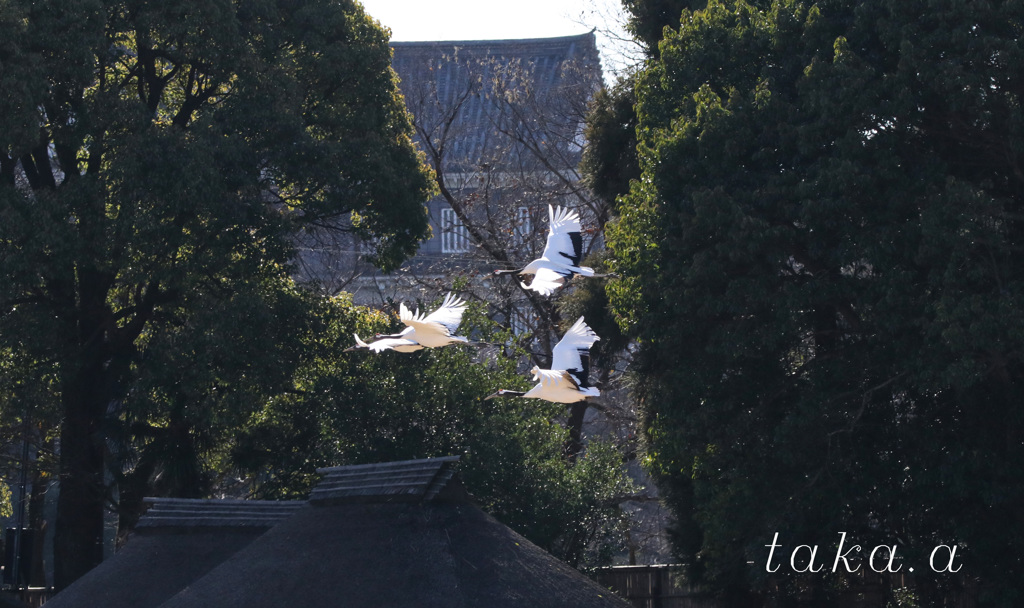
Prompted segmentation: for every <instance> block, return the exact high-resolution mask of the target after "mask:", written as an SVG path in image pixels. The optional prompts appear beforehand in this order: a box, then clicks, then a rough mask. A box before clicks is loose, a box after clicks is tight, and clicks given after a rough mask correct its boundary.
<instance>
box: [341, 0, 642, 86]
mask: <svg viewBox="0 0 1024 608" xmlns="http://www.w3.org/2000/svg"><path fill="white" fill-rule="evenodd" d="M360 1H361V2H362V5H363V7H365V9H366V12H367V13H369V14H370V16H372V17H373V18H375V19H377V20H378V21H380V22H381V23H382V24H383V25H385V26H387V27H389V28H391V39H392V40H396V41H403V40H488V39H505V38H547V37H553V36H569V35H572V34H582V33H584V32H589V31H590V30H592V29H594V28H597V44H598V48H599V49H600V50H601V54H602V64H603V66H604V67H605V69H606V71H607V70H608V68H609V67H611V68H613V69H614V68H615V67H616V65H617V64H619V63H621V60H618V59H616V57H617V56H618V55H620V53H617V52H616V50H615V48H616V47H615V45H616V43H615V41H614V40H613V39H612V38H611V37H609V32H613V34H612V36H619V37H622V34H621V31H622V30H621V26H620V25H619V23H620V22H621V21H622V18H621V17H620V15H621V5H620V4H619V1H618V0H515V1H514V2H509V1H507V0H506V1H503V2H498V1H496V0H360ZM606 77H607V74H606Z"/></svg>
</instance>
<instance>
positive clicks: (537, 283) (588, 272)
mask: <svg viewBox="0 0 1024 608" xmlns="http://www.w3.org/2000/svg"><path fill="white" fill-rule="evenodd" d="M548 218H549V223H548V241H547V244H546V245H545V246H544V253H543V254H542V255H541V256H540V257H539V258H538V259H536V260H534V261H532V262H530V263H529V264H527V265H526V266H523V267H522V268H519V269H516V270H495V271H494V274H495V275H503V274H518V275H526V274H532V275H533V281H532V282H531V283H530V284H529V285H527V284H526V283H523V282H520V283H519V284H520V285H522V286H523V289H532V290H533V291H536V292H537V293H539V294H541V295H543V296H549V295H551V294H552V293H554V292H555V290H556V289H558V288H559V287H561V286H562V285H565V282H566V281H568V280H569V279H571V278H572V277H573V275H577V274H579V275H583V276H585V277H592V276H599V277H600V276H606V275H595V274H594V269H593V268H588V267H587V266H580V257H581V256H582V255H583V237H582V236H580V214H579V213H577V212H576V211H573V210H571V209H566V208H565V207H557V208H556V207H552V206H551V205H548Z"/></svg>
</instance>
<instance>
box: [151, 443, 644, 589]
mask: <svg viewBox="0 0 1024 608" xmlns="http://www.w3.org/2000/svg"><path fill="white" fill-rule="evenodd" d="M455 462H456V459H454V458H446V459H430V460H424V461H406V462H401V463H388V464H386V465H362V466H356V467H336V468H332V469H323V470H322V471H321V472H322V473H323V474H324V475H325V480H324V482H323V484H321V487H318V488H317V490H315V491H314V495H313V496H311V499H310V502H309V504H308V506H306V507H303V508H302V509H301V510H300V511H298V512H296V513H295V515H293V516H292V517H291V518H289V519H288V520H286V521H284V522H282V523H280V524H278V525H277V526H275V527H274V528H272V529H270V530H269V531H268V532H267V533H266V534H264V535H263V536H261V537H260V538H258V539H256V540H255V541H253V542H252V543H251V544H249V545H248V546H246V547H244V548H243V549H241V550H240V551H238V553H236V554H235V555H234V556H232V557H231V558H229V559H227V560H225V561H224V563H222V564H220V565H219V566H217V567H216V568H215V569H213V570H212V571H211V572H210V573H209V574H208V575H207V576H205V577H203V578H201V579H199V580H197V581H195V582H194V583H192V584H191V585H189V586H188V587H187V588H185V589H183V590H182V591H181V592H180V593H178V594H177V595H176V596H174V597H173V598H171V599H170V600H168V601H167V602H165V603H164V604H162V605H161V608H195V607H198V606H204V607H206V606H217V607H222V608H230V607H235V606H236V607H242V606H244V607H246V608H263V607H268V608H269V607H275V608H276V607H279V606H287V605H295V606H303V607H304V608H319V607H327V606H332V607H333V606H346V607H353V608H360V607H374V608H377V607H379V606H416V607H418V608H430V607H437V608H441V607H443V608H470V607H481V608H483V607H487V608H505V607H512V606H529V607H530V608H544V607H551V608H555V607H558V608H565V607H583V606H587V607H595V608H596V607H609V608H611V607H617V608H623V607H625V606H628V604H626V603H625V602H624V601H623V600H621V599H618V598H617V597H616V596H615V595H614V594H612V593H611V592H610V591H608V590H606V589H604V588H602V587H600V586H599V585H597V584H596V583H594V582H593V581H591V580H590V579H588V578H586V577H585V576H583V575H582V574H580V573H579V572H577V571H576V570H574V569H573V568H571V567H569V566H568V565H566V564H565V563H563V562H561V561H560V560H558V559H556V558H555V557H553V556H552V555H550V554H549V553H547V552H545V551H544V550H542V549H540V548H538V547H537V546H535V545H533V544H532V543H530V542H529V541H528V540H526V539H525V538H523V537H522V536H520V535H518V534H516V533H515V532H513V531H512V530H510V529H509V528H507V527H506V526H504V525H502V524H501V523H499V522H498V521H496V520H495V519H494V518H492V517H490V516H489V515H487V514H486V513H484V512H483V511H481V510H480V509H479V508H477V507H476V506H474V505H472V504H470V503H469V502H468V500H467V495H466V493H465V492H464V490H462V488H461V483H460V482H459V480H458V477H457V476H453V475H452V472H453V466H454V464H455Z"/></svg>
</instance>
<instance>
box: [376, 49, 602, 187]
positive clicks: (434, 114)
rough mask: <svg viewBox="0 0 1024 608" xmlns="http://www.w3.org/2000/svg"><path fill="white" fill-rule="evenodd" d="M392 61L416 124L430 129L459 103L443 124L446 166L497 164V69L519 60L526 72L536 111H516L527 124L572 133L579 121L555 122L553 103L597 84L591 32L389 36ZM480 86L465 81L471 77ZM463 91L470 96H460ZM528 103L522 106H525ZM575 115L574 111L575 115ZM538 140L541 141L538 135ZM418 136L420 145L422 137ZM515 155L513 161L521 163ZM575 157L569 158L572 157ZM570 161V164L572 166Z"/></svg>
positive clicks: (583, 95) (502, 144) (582, 95)
mask: <svg viewBox="0 0 1024 608" xmlns="http://www.w3.org/2000/svg"><path fill="white" fill-rule="evenodd" d="M391 46H392V48H393V49H394V56H393V59H392V61H391V65H392V67H393V68H394V70H395V71H396V72H397V73H398V75H399V78H401V83H400V85H399V86H400V88H401V90H402V93H403V94H404V95H405V98H406V106H407V107H408V108H409V110H410V112H412V113H413V114H414V115H416V122H417V124H419V125H423V126H426V127H427V130H428V131H433V133H434V135H433V136H434V137H439V131H440V130H441V129H443V128H444V126H445V124H446V117H447V114H446V112H449V111H450V110H451V109H452V108H454V107H458V113H457V115H456V116H455V120H454V122H452V124H451V126H450V127H449V128H450V133H451V135H450V138H449V139H450V141H449V144H448V150H447V156H448V159H449V163H450V164H449V167H450V168H453V169H458V168H459V166H460V165H465V166H466V168H467V169H473V170H475V169H476V168H477V167H478V166H479V165H480V164H482V163H491V164H493V163H501V162H503V161H502V156H503V155H502V154H501V151H502V150H505V149H506V148H507V146H508V143H507V140H506V139H505V138H504V137H503V136H501V135H499V134H498V132H497V131H498V126H499V125H502V124H503V123H504V124H505V126H507V120H508V116H507V115H503V114H502V110H501V107H500V104H498V103H496V102H495V99H494V98H492V95H491V93H492V91H491V90H490V88H489V86H488V83H489V82H490V80H491V78H492V77H493V76H494V75H495V74H496V72H497V71H498V70H507V69H508V66H511V65H519V66H522V67H523V68H524V69H525V71H526V72H528V73H529V75H530V76H529V81H530V84H529V87H528V88H529V92H530V95H532V96H533V97H534V98H535V99H536V100H537V102H538V105H537V107H538V108H541V110H540V112H539V113H540V114H543V116H530V115H529V114H530V113H529V112H527V115H525V116H523V117H520V118H522V119H524V124H530V125H531V128H533V129H551V130H556V131H562V130H564V131H566V132H564V133H561V135H560V138H556V139H563V138H566V137H567V138H569V139H571V138H572V137H573V131H574V130H575V129H576V128H577V127H578V124H577V123H576V122H575V121H573V122H572V123H571V124H570V123H565V124H559V123H557V121H556V122H552V120H551V118H552V117H554V116H557V115H558V114H559V106H560V105H563V104H566V103H570V102H572V101H573V99H577V100H586V99H589V97H590V95H592V94H593V93H594V91H595V90H596V89H597V88H598V87H599V86H600V84H601V68H600V59H599V57H598V51H597V43H596V39H595V37H594V33H593V32H589V33H586V34H580V35H576V36H563V37H558V38H530V39H516V40H467V41H446V42H392V43H391ZM477 78H478V79H479V82H480V83H482V84H476V85H474V84H472V83H473V82H474V79H477ZM467 90H472V94H469V95H467V94H466V93H467ZM524 107H527V106H524ZM576 118H579V117H576ZM538 137H539V139H544V138H543V135H542V134H540V133H538ZM417 141H418V143H419V144H420V145H421V147H423V141H422V138H421V137H419V136H417ZM521 160H522V159H516V161H515V162H520V161H521ZM577 161H578V158H576V159H570V161H569V162H573V163H574V162H577ZM573 166H574V165H573Z"/></svg>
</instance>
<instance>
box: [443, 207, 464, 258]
mask: <svg viewBox="0 0 1024 608" xmlns="http://www.w3.org/2000/svg"><path fill="white" fill-rule="evenodd" d="M441 251H442V252H443V253H464V252H466V251H469V231H468V230H466V227H465V226H464V225H463V224H462V222H461V221H459V218H458V216H456V215H455V211H454V210H453V209H442V210H441Z"/></svg>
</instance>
